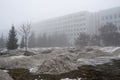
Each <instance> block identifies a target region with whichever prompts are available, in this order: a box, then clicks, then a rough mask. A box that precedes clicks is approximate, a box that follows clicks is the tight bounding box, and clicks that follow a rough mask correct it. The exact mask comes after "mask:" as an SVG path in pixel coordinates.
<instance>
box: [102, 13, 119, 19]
mask: <svg viewBox="0 0 120 80" xmlns="http://www.w3.org/2000/svg"><path fill="white" fill-rule="evenodd" d="M117 18H120V14H114V15H108V16H102V20H111V19H117Z"/></svg>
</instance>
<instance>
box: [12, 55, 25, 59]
mask: <svg viewBox="0 0 120 80" xmlns="http://www.w3.org/2000/svg"><path fill="white" fill-rule="evenodd" d="M24 57H26V56H24V55H19V56H12V57H10V58H11V59H20V58H24Z"/></svg>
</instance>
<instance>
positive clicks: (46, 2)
mask: <svg viewBox="0 0 120 80" xmlns="http://www.w3.org/2000/svg"><path fill="white" fill-rule="evenodd" d="M119 6H120V0H0V30H2V29H9V28H10V27H11V25H12V24H14V25H15V27H19V26H20V25H21V24H23V23H25V22H27V21H28V22H29V21H31V22H32V23H36V22H39V21H42V20H47V19H48V18H53V17H57V16H63V15H66V14H69V13H74V12H80V11H92V12H95V11H99V10H103V9H108V8H112V7H119Z"/></svg>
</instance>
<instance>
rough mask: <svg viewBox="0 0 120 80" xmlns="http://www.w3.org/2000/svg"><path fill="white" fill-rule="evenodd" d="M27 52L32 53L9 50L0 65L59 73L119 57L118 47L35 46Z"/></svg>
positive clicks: (119, 50)
mask: <svg viewBox="0 0 120 80" xmlns="http://www.w3.org/2000/svg"><path fill="white" fill-rule="evenodd" d="M28 52H30V53H33V54H34V55H29V56H25V55H24V51H23V50H15V51H9V53H10V54H6V55H7V56H0V67H1V68H25V69H29V71H30V72H31V73H51V74H59V73H64V72H69V71H71V70H76V69H77V67H79V66H82V65H99V64H104V63H109V62H111V59H119V58H120V48H119V47H116V48H115V47H103V48H84V49H83V48H81V49H77V48H58V47H56V48H35V49H28ZM27 54H29V53H27Z"/></svg>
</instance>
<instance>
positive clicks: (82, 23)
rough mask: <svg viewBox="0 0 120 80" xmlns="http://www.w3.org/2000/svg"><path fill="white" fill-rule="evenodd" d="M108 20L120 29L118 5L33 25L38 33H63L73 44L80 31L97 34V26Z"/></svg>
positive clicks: (119, 8) (119, 9)
mask: <svg viewBox="0 0 120 80" xmlns="http://www.w3.org/2000/svg"><path fill="white" fill-rule="evenodd" d="M108 22H112V23H113V24H115V25H116V26H117V27H118V28H119V29H120V7H117V8H112V9H107V10H102V11H99V12H88V11H83V12H78V13H73V14H69V15H65V16H61V17H56V18H54V19H49V20H46V21H43V22H40V23H38V24H36V25H34V27H36V28H34V29H37V30H35V31H36V32H38V33H39V32H40V33H46V34H48V35H50V34H54V33H64V34H66V35H67V37H68V39H69V41H70V43H71V44H72V45H73V44H74V40H75V39H76V38H77V37H78V35H79V34H80V33H83V32H84V33H87V34H90V35H94V34H99V28H100V27H102V26H103V25H104V24H106V23H108ZM38 28H39V29H40V30H38Z"/></svg>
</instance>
